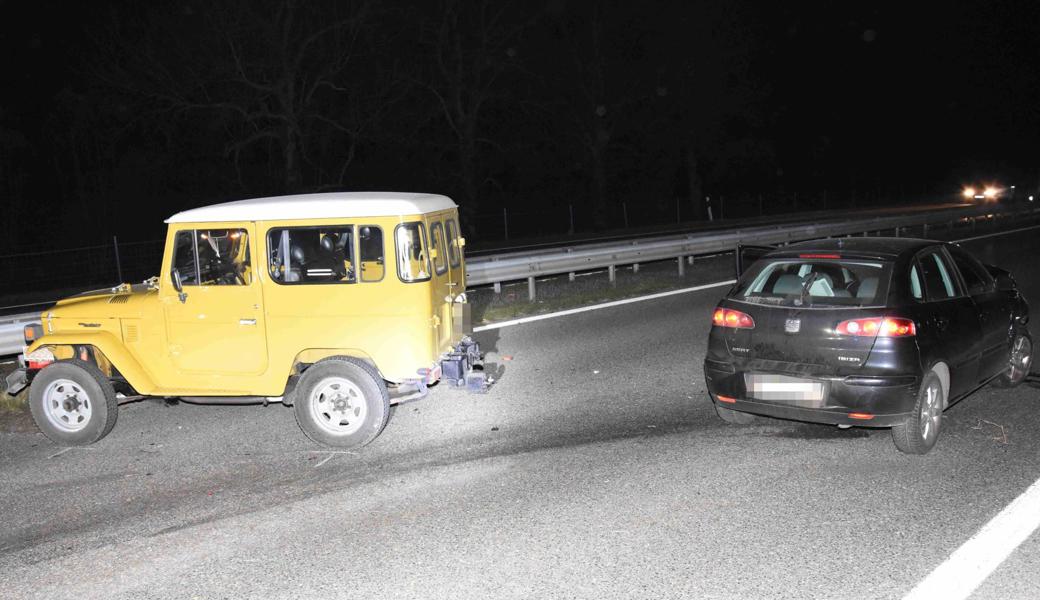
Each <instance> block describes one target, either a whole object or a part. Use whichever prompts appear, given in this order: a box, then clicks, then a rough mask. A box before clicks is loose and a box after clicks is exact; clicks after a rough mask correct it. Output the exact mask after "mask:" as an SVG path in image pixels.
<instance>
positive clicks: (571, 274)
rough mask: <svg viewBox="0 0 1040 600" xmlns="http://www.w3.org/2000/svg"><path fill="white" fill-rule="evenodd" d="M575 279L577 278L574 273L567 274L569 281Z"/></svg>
mask: <svg viewBox="0 0 1040 600" xmlns="http://www.w3.org/2000/svg"><path fill="white" fill-rule="evenodd" d="M574 277H575V275H574V271H571V272H570V273H567V279H569V280H570V281H574Z"/></svg>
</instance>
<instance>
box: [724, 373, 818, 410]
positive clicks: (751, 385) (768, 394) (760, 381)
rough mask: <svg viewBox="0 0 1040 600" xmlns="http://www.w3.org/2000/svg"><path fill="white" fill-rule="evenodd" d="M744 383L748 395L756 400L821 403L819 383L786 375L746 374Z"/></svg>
mask: <svg viewBox="0 0 1040 600" xmlns="http://www.w3.org/2000/svg"><path fill="white" fill-rule="evenodd" d="M744 377H745V380H744V383H745V385H746V387H747V392H748V395H749V396H751V397H752V398H755V399H758V400H777V401H791V402H795V403H803V402H805V403H819V402H822V401H823V397H824V386H823V383H822V382H820V381H813V380H811V379H802V378H800V377H790V376H787V375H771V374H760V373H755V374H748V375H745V376H744Z"/></svg>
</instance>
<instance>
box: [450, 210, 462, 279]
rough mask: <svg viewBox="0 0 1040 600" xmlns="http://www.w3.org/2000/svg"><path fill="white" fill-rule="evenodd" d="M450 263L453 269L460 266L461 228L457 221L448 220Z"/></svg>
mask: <svg viewBox="0 0 1040 600" xmlns="http://www.w3.org/2000/svg"><path fill="white" fill-rule="evenodd" d="M447 228H448V261H449V262H451V266H452V267H457V266H459V264H460V262H459V257H460V255H461V253H460V252H459V226H458V225H456V224H455V219H448V223H447Z"/></svg>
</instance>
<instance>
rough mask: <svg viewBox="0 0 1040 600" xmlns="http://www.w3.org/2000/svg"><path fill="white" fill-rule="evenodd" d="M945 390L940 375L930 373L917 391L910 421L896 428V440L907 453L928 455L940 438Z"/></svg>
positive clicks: (893, 432)
mask: <svg viewBox="0 0 1040 600" xmlns="http://www.w3.org/2000/svg"><path fill="white" fill-rule="evenodd" d="M943 398H944V396H943V389H942V382H940V381H939V376H938V375H936V374H935V372H934V371H929V372H928V374H927V375H925V377H924V380H923V381H922V382H921V388H920V389H919V390H918V392H917V401H916V402H914V409H913V412H912V413H911V415H910V416H909V417H908V418H907V419H906V421H904V422H902V423H900V424H899V425H896V426H895V427H893V428H892V441H893V442H895V445H896V448H898V449H899V451H900V452H903V453H904V454H927V453H928V451H929V450H931V449H932V447H933V446H935V442H936V441H937V440H938V439H939V433H940V429H941V425H942V412H943Z"/></svg>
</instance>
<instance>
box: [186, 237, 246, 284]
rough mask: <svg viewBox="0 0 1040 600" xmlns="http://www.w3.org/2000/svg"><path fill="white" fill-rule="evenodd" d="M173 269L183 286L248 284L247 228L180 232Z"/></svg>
mask: <svg viewBox="0 0 1040 600" xmlns="http://www.w3.org/2000/svg"><path fill="white" fill-rule="evenodd" d="M173 266H174V268H176V269H177V272H178V273H179V274H180V276H181V285H249V284H250V282H252V280H253V274H252V271H251V265H250V260H249V234H248V233H247V232H246V230H245V229H196V230H190V231H181V232H178V233H177V237H176V239H175V240H174V250H173Z"/></svg>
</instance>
